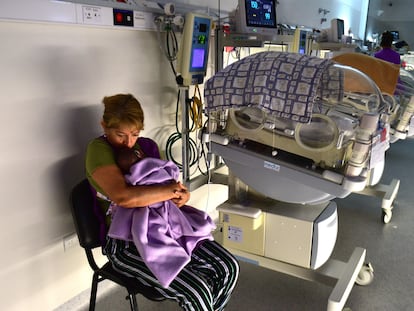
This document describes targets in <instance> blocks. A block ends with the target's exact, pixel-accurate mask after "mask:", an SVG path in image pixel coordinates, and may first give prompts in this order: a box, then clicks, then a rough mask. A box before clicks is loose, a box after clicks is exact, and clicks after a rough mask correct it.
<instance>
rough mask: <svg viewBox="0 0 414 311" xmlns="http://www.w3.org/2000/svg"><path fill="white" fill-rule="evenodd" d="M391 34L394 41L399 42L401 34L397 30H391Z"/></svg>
mask: <svg viewBox="0 0 414 311" xmlns="http://www.w3.org/2000/svg"><path fill="white" fill-rule="evenodd" d="M390 32H391V34H392V38H393V39H392V41H398V40H400V32H399V31H397V30H391V31H390Z"/></svg>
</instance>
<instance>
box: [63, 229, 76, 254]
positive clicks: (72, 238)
mask: <svg viewBox="0 0 414 311" xmlns="http://www.w3.org/2000/svg"><path fill="white" fill-rule="evenodd" d="M76 245H79V240H78V236H77V235H76V233H73V234H71V235H68V236H66V237H64V238H63V250H64V251H65V252H66V251H67V250H68V249H69V248H72V247H74V246H76Z"/></svg>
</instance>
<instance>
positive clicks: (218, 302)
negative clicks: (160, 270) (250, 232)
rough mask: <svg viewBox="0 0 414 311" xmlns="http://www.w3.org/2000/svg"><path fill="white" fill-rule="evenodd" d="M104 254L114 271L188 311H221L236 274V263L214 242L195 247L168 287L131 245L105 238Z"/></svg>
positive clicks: (237, 268) (237, 267)
mask: <svg viewBox="0 0 414 311" xmlns="http://www.w3.org/2000/svg"><path fill="white" fill-rule="evenodd" d="M105 253H106V255H107V256H108V258H109V260H110V261H111V263H112V265H113V267H114V268H115V269H116V270H118V271H120V272H122V273H124V274H125V275H128V276H131V277H135V278H137V279H139V280H140V281H141V282H142V283H144V284H147V285H149V286H152V287H154V288H156V289H157V290H158V291H159V292H160V293H161V294H162V295H163V296H164V297H166V298H167V299H173V300H176V301H177V302H178V303H179V305H180V306H181V307H182V308H183V310H187V311H221V310H224V307H225V306H226V304H227V302H228V301H229V299H230V295H231V293H232V292H233V290H234V288H235V286H236V283H237V279H238V275H239V264H238V262H237V260H236V259H235V258H234V257H233V256H232V255H231V254H230V253H229V252H228V251H227V250H225V249H224V248H223V247H222V246H221V245H219V244H218V243H217V242H214V241H204V242H202V243H200V245H198V246H197V248H196V249H195V251H194V252H193V254H192V257H191V261H190V263H189V264H188V265H187V266H186V267H185V268H184V269H183V270H182V271H181V272H180V273H179V274H178V276H177V277H176V278H175V280H174V281H173V282H172V283H171V284H170V286H169V287H168V288H164V287H162V286H161V285H160V283H159V282H158V281H157V279H156V278H155V277H154V275H153V274H152V273H151V271H150V270H149V269H148V268H147V266H146V265H145V263H144V262H143V260H142V258H141V257H140V255H139V253H138V251H137V249H136V247H135V245H134V243H132V242H126V241H122V240H116V239H112V238H108V241H107V244H106V247H105Z"/></svg>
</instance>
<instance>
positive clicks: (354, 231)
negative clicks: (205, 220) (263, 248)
mask: <svg viewBox="0 0 414 311" xmlns="http://www.w3.org/2000/svg"><path fill="white" fill-rule="evenodd" d="M413 159H414V140H404V141H399V142H396V143H394V144H392V145H391V148H390V149H389V150H388V151H387V154H386V165H385V170H384V174H383V176H382V179H381V183H382V184H389V183H390V182H391V181H392V180H393V179H399V180H400V182H401V183H400V188H399V191H398V194H397V197H396V199H395V201H394V209H393V216H392V219H391V221H390V222H389V223H388V224H384V223H383V222H382V211H381V199H380V198H378V197H370V196H362V195H359V194H351V195H349V196H348V197H347V198H344V199H337V200H335V201H336V203H337V206H338V215H339V216H338V219H339V229H338V238H337V242H336V245H335V249H334V251H333V254H332V256H331V258H334V259H338V260H341V261H347V260H348V258H349V257H350V256H351V254H352V252H353V250H354V249H355V247H362V248H365V249H366V251H367V254H366V260H365V261H366V262H370V263H371V264H372V266H373V268H374V279H373V281H372V283H371V284H369V285H366V286H359V285H355V286H354V287H353V288H352V290H351V292H350V295H349V297H348V300H347V302H346V304H345V307H346V308H349V309H351V310H352V311H361V310H362V311H371V310H372V311H373V310H375V311H378V310H382V311H408V310H414V287H413V286H414V269H413V264H414V247H413V244H414V203H413V202H414V187H413V182H412V178H413V175H414V166H413ZM240 265H241V273H240V279H239V283H238V286H237V288H236V290H235V292H234V294H233V296H232V298H231V300H230V302H229V304H228V307H227V308H226V311H244V310H255V311H277V310H281V311H296V310H300V311H303V310H305V311H307V310H312V311H314V310H317V311H319V310H326V309H327V300H328V297H329V295H330V293H331V291H332V287H330V286H328V285H325V284H321V283H315V282H311V281H307V280H303V279H299V278H296V277H292V276H289V275H285V274H282V273H279V272H276V271H273V270H269V269H267V268H263V267H259V266H257V265H254V264H252V263H248V262H243V261H242V262H240ZM105 282H107V281H104V282H102V283H101V284H100V288H99V289H98V301H97V306H96V310H97V311H109V310H111V311H113V310H117V311H118V310H119V311H122V310H130V309H129V304H128V302H127V301H126V300H125V296H126V292H125V291H124V289H122V288H119V287H116V286H113V285H112V284H109V282H108V283H105ZM137 298H138V304H139V309H140V310H141V311H179V310H181V309H180V308H179V307H178V305H177V303H175V302H171V301H163V302H152V301H149V300H146V299H145V298H143V297H142V296H140V295H139V296H138V297H137ZM76 299H77V300H78V301H79V300H81V301H82V306H81V307H77V308H76V310H80V311H86V310H88V299H89V292H88V291H85V292H84V293H82V294H81V295H80V296H79V297H77V298H76ZM59 309H61V311H63V310H67V309H66V308H63V307H62V308H59ZM71 310H75V309H71Z"/></svg>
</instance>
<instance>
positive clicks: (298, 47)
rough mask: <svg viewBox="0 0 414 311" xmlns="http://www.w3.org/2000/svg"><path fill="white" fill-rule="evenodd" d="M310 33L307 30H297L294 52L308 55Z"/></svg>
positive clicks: (294, 38) (294, 39)
mask: <svg viewBox="0 0 414 311" xmlns="http://www.w3.org/2000/svg"><path fill="white" fill-rule="evenodd" d="M308 33H309V31H307V30H306V29H302V28H296V29H295V34H294V37H293V52H295V53H299V54H308V50H309V49H308V45H309V43H308Z"/></svg>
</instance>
